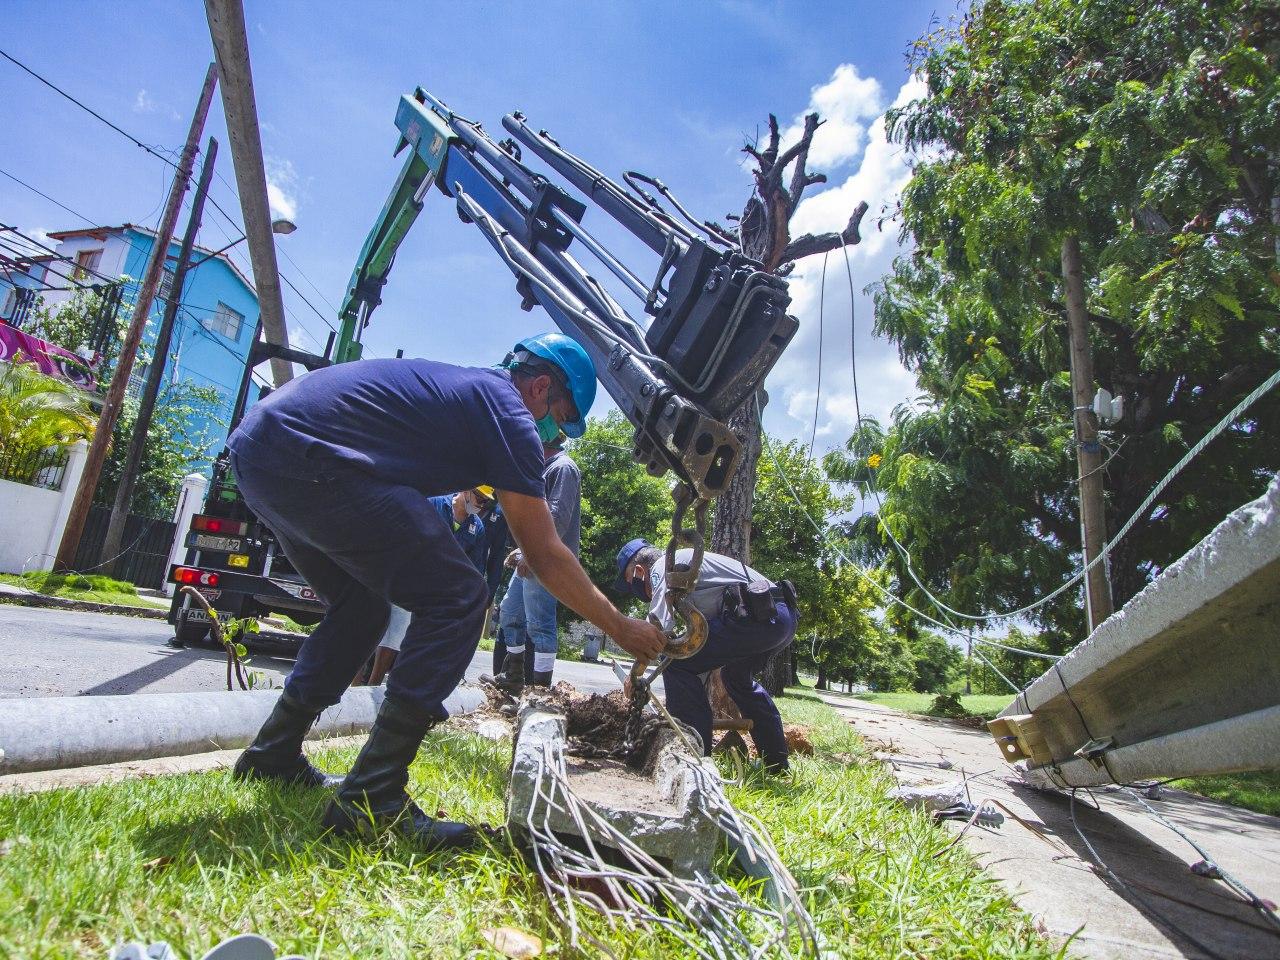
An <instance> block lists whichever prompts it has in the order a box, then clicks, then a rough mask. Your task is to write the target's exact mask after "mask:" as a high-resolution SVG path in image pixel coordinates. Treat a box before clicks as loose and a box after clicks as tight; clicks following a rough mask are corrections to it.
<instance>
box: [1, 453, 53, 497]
mask: <svg viewBox="0 0 1280 960" xmlns="http://www.w3.org/2000/svg"><path fill="white" fill-rule="evenodd" d="M66 472H67V449H66V448H65V447H44V448H36V449H32V448H29V447H14V446H9V445H7V444H0V480H12V481H13V482H14V483H23V484H26V485H27V486H30V487H42V488H43V489H45V490H61V489H62V479H63V477H64V476H65V475H66Z"/></svg>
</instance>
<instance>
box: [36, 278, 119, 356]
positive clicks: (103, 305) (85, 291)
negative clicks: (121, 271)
mask: <svg viewBox="0 0 1280 960" xmlns="http://www.w3.org/2000/svg"><path fill="white" fill-rule="evenodd" d="M128 279H129V278H127V277H125V278H123V279H122V280H121V283H122V284H124V283H127V282H128ZM34 312H35V323H34V326H33V331H34V333H35V335H36V336H38V337H40V338H41V339H42V340H47V341H49V342H50V343H55V344H57V345H58V346H60V347H63V348H64V349H67V350H70V351H71V352H72V353H76V354H79V355H81V356H83V357H85V358H86V359H88V358H89V354H90V353H91V352H92V349H93V347H94V346H98V347H100V348H101V353H102V358H103V360H102V368H103V370H104V371H109V370H110V369H112V368H114V366H115V359H116V354H117V353H118V352H119V350H120V341H121V338H122V337H123V336H124V332H125V328H126V327H127V326H128V314H129V311H128V310H122V309H120V301H119V294H118V293H113V292H112V291H110V290H109V289H107V288H105V287H101V286H93V287H81V288H79V289H77V290H76V292H75V293H74V294H73V295H72V297H71V299H70V300H68V301H66V302H65V303H62V304H59V305H57V307H56V308H51V307H48V306H46V305H45V303H44V300H43V299H40V300H38V301H37V303H36V308H35V311H34Z"/></svg>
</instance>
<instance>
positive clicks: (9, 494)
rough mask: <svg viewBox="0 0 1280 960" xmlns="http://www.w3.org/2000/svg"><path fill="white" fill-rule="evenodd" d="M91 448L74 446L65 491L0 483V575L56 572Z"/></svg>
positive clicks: (0, 481)
mask: <svg viewBox="0 0 1280 960" xmlns="http://www.w3.org/2000/svg"><path fill="white" fill-rule="evenodd" d="M87 450H88V445H87V444H86V443H85V442H84V441H83V440H82V441H80V442H79V443H77V444H76V445H75V446H73V447H72V448H71V450H70V455H69V457H68V459H67V470H66V473H65V474H64V475H63V478H62V489H61V490H46V489H44V488H43V487H29V486H27V485H26V484H24V483H14V482H13V481H11V480H0V573H25V572H26V571H28V570H52V569H53V561H54V557H55V556H56V555H57V553H58V544H59V543H61V542H62V531H63V529H64V528H65V527H66V525H67V515H68V514H69V513H70V512H71V501H72V499H74V498H75V495H76V487H77V486H79V484H80V475H81V474H82V473H83V472H84V460H85V453H86V452H87Z"/></svg>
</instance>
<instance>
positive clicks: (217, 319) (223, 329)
mask: <svg viewBox="0 0 1280 960" xmlns="http://www.w3.org/2000/svg"><path fill="white" fill-rule="evenodd" d="M200 323H201V324H202V325H203V326H204V328H205V329H206V330H208V331H210V332H211V333H220V334H222V335H223V336H224V337H226V338H227V339H228V340H239V339H240V328H241V327H243V326H244V314H243V313H240V312H239V311H236V310H232V309H231V308H230V307H228V306H227V305H226V304H225V303H223V302H222V301H218V309H217V311H216V312H215V313H214V315H213V316H211V317H205V318H204V319H203V320H201V321H200Z"/></svg>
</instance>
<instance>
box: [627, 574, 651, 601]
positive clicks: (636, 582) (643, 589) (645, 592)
mask: <svg viewBox="0 0 1280 960" xmlns="http://www.w3.org/2000/svg"><path fill="white" fill-rule="evenodd" d="M627 586H629V587H630V588H631V592H632V593H633V594H635V595H636V597H637V599H640V600H648V599H649V579H648V578H647V577H632V578H631V579H630V580H629V581H628V582H627Z"/></svg>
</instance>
